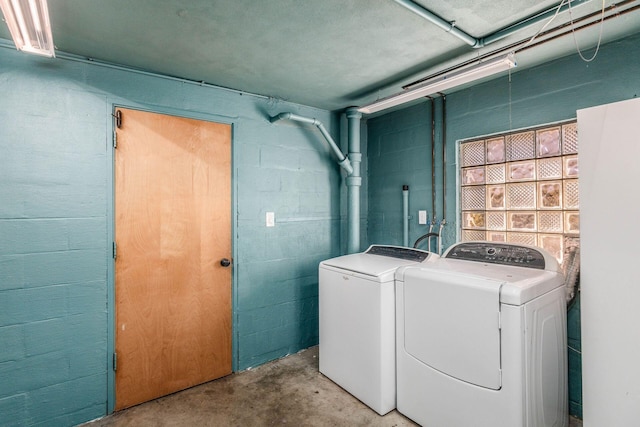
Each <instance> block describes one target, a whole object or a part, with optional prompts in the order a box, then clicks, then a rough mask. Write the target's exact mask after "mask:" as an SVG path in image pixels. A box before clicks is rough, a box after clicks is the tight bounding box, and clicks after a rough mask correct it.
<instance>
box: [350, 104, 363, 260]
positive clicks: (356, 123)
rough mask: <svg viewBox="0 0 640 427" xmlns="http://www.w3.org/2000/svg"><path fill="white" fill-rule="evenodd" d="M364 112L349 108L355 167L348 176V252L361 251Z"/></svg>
mask: <svg viewBox="0 0 640 427" xmlns="http://www.w3.org/2000/svg"><path fill="white" fill-rule="evenodd" d="M361 118H362V113H360V112H359V111H358V110H357V108H349V109H348V110H347V122H348V140H349V160H350V161H351V166H352V168H353V173H351V175H349V176H348V177H347V204H348V212H347V222H348V229H349V234H348V237H347V253H350V254H352V253H356V252H360V186H361V185H362V177H361V176H360V162H361V161H362V153H361V152H360V119H361Z"/></svg>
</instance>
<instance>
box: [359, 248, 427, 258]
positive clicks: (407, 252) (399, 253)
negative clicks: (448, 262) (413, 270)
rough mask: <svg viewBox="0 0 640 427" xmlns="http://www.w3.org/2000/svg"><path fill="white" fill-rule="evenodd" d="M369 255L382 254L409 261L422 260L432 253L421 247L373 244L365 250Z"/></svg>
mask: <svg viewBox="0 0 640 427" xmlns="http://www.w3.org/2000/svg"><path fill="white" fill-rule="evenodd" d="M365 253H366V254H369V255H381V256H387V257H392V258H400V259H406V260H407V261H417V262H422V261H424V260H425V259H427V258H428V257H429V255H431V253H430V252H427V251H422V250H420V249H411V248H404V247H400V246H380V245H371V246H370V247H369V249H367V251H366V252H365Z"/></svg>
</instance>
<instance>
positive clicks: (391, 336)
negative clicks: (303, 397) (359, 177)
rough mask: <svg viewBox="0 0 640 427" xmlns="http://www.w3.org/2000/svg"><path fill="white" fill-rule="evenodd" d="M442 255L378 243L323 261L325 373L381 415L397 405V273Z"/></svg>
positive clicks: (321, 312) (322, 369) (321, 310)
mask: <svg viewBox="0 0 640 427" xmlns="http://www.w3.org/2000/svg"><path fill="white" fill-rule="evenodd" d="M437 257H438V256H437V255H435V254H432V253H430V252H426V251H422V250H419V249H410V248H403V247H396V246H379V245H373V246H371V247H369V249H367V251H365V252H364V253H358V254H351V255H345V256H341V257H338V258H333V259H329V260H326V261H323V262H321V263H320V267H319V279H320V280H319V315H320V354H319V357H320V372H322V373H323V374H324V375H326V376H327V377H329V378H330V379H331V380H333V381H334V382H335V383H337V384H338V385H340V386H341V387H342V388H344V389H345V390H346V391H348V392H349V393H351V394H352V395H353V396H355V397H356V398H358V399H359V400H361V401H362V402H363V403H365V404H366V405H367V406H369V407H370V408H371V409H373V410H374V411H376V412H378V413H379V414H380V415H384V414H386V413H387V412H389V411H391V410H393V409H395V407H396V357H395V356H396V337H395V284H394V273H395V271H396V269H397V268H398V267H402V266H408V265H418V264H419V263H425V262H429V261H430V260H432V259H434V258H437Z"/></svg>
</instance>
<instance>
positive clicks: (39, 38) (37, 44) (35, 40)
mask: <svg viewBox="0 0 640 427" xmlns="http://www.w3.org/2000/svg"><path fill="white" fill-rule="evenodd" d="M0 9H2V13H3V14H4V20H5V21H6V23H7V26H8V27H9V31H10V32H11V37H12V38H13V42H14V43H15V44H16V48H18V50H21V51H24V52H29V53H35V54H37V55H43V56H48V57H54V56H56V55H55V52H54V46H53V36H52V35H51V23H50V22H49V8H48V7H47V0H0Z"/></svg>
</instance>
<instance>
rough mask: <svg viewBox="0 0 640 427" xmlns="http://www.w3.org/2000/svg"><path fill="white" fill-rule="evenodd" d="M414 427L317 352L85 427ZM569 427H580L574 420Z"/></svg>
mask: <svg viewBox="0 0 640 427" xmlns="http://www.w3.org/2000/svg"><path fill="white" fill-rule="evenodd" d="M273 425H279V426H281V425H290V426H314V427H315V426H320V427H321V426H332V427H334V426H389V427H402V426H416V425H417V424H415V423H413V422H412V421H411V420H409V419H408V418H405V417H404V416H402V415H401V414H400V413H398V412H397V411H392V412H390V413H388V414H387V415H385V416H383V417H381V416H380V415H378V414H377V413H376V412H374V411H373V410H371V409H369V408H368V407H367V406H366V405H364V404H363V403H361V402H360V401H359V400H357V399H356V398H355V397H353V396H351V395H350V394H349V393H347V392H345V391H344V390H343V389H342V388H340V387H339V386H337V385H336V384H334V383H333V382H332V381H331V380H329V379H328V378H326V377H325V376H324V375H322V374H320V373H319V372H318V347H312V348H310V349H308V350H304V351H301V352H299V353H297V354H294V355H291V356H288V357H285V358H283V359H280V360H276V361H273V362H270V363H267V364H265V365H262V366H259V367H258V368H255V369H251V370H248V371H243V372H239V373H236V374H232V375H229V376H227V377H225V378H221V379H219V380H216V381H212V382H210V383H207V384H203V385H200V386H197V387H193V388H190V389H188V390H185V391H182V392H179V393H175V394H172V395H170V396H166V397H162V398H160V399H156V400H153V401H151V402H147V403H144V404H141V405H138V406H135V407H133V408H129V409H126V410H123V411H120V412H117V413H115V414H112V415H109V416H107V417H104V418H101V419H99V420H96V421H92V422H90V423H86V424H84V425H83V426H84V427H129V426H131V427H133V426H135V427H145V426H154V427H155V426H166V427H169V426H181V427H182V426H194V427H196V426H243V427H250V426H273ZM570 427H582V422H581V421H580V420H577V419H571V421H570Z"/></svg>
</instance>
